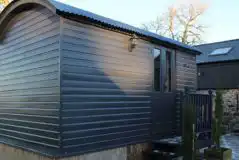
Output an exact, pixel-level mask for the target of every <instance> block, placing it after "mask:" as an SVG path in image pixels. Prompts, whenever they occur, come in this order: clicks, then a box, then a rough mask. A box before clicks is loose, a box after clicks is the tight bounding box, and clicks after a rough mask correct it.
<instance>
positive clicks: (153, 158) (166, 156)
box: [143, 150, 179, 160]
mask: <svg viewBox="0 0 239 160" xmlns="http://www.w3.org/2000/svg"><path fill="white" fill-rule="evenodd" d="M143 156H144V160H176V159H178V158H179V157H178V156H177V155H176V154H174V153H165V152H161V151H158V150H152V151H150V152H143Z"/></svg>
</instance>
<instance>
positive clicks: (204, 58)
mask: <svg viewBox="0 0 239 160" xmlns="http://www.w3.org/2000/svg"><path fill="white" fill-rule="evenodd" d="M195 47H196V48H197V49H199V50H200V51H201V52H202V54H201V55H199V56H197V63H198V64H202V63H213V62H222V61H235V60H239V39H233V40H228V41H222V42H215V43H208V44H203V45H198V46H195ZM229 47H231V48H232V49H231V50H230V51H229V52H228V53H227V54H221V55H210V53H212V52H213V51H214V50H216V49H219V48H229Z"/></svg>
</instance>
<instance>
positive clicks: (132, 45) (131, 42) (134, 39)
mask: <svg viewBox="0 0 239 160" xmlns="http://www.w3.org/2000/svg"><path fill="white" fill-rule="evenodd" d="M138 39H139V38H138V37H137V36H136V35H135V34H134V35H133V36H132V37H131V38H130V39H129V51H130V52H132V51H133V49H134V48H135V47H136V46H137V40H138Z"/></svg>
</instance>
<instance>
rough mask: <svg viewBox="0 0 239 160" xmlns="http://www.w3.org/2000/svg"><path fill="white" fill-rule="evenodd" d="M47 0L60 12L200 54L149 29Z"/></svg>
mask: <svg viewBox="0 0 239 160" xmlns="http://www.w3.org/2000/svg"><path fill="white" fill-rule="evenodd" d="M49 2H50V3H51V4H52V5H54V6H55V7H56V9H57V10H58V11H60V12H65V13H68V14H73V15H79V16H84V17H86V18H89V19H91V20H94V21H96V22H99V23H104V24H107V25H110V26H112V27H115V28H118V29H122V30H127V31H129V32H134V33H136V34H140V35H143V36H146V37H151V38H154V39H157V40H159V41H163V42H166V43H169V44H173V45H175V46H178V47H181V48H184V49H188V50H191V51H193V52H194V53H195V54H200V51H199V50H197V49H196V48H195V47H193V46H189V45H186V44H183V43H180V42H178V41H175V40H172V39H170V38H166V37H163V36H160V35H158V34H155V33H152V32H149V31H145V30H143V29H139V28H137V27H133V26H131V25H128V24H125V23H122V22H119V21H115V20H112V19H110V18H106V17H103V16H100V15H97V14H94V13H92V12H89V11H85V10H82V9H79V8H76V7H73V6H70V5H67V4H65V3H62V2H58V1H56V0H49Z"/></svg>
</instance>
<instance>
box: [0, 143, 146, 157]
mask: <svg viewBox="0 0 239 160" xmlns="http://www.w3.org/2000/svg"><path fill="white" fill-rule="evenodd" d="M149 147H150V145H149V144H147V143H145V144H137V145H130V146H127V147H121V148H116V149H110V150H105V151H101V152H94V153H89V154H84V155H80V156H74V157H67V158H58V159H54V158H48V157H44V156H41V155H38V154H36V153H33V152H28V151H25V150H22V149H18V148H14V147H10V146H8V145H4V144H0V160H143V156H142V151H145V150H148V149H149Z"/></svg>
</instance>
